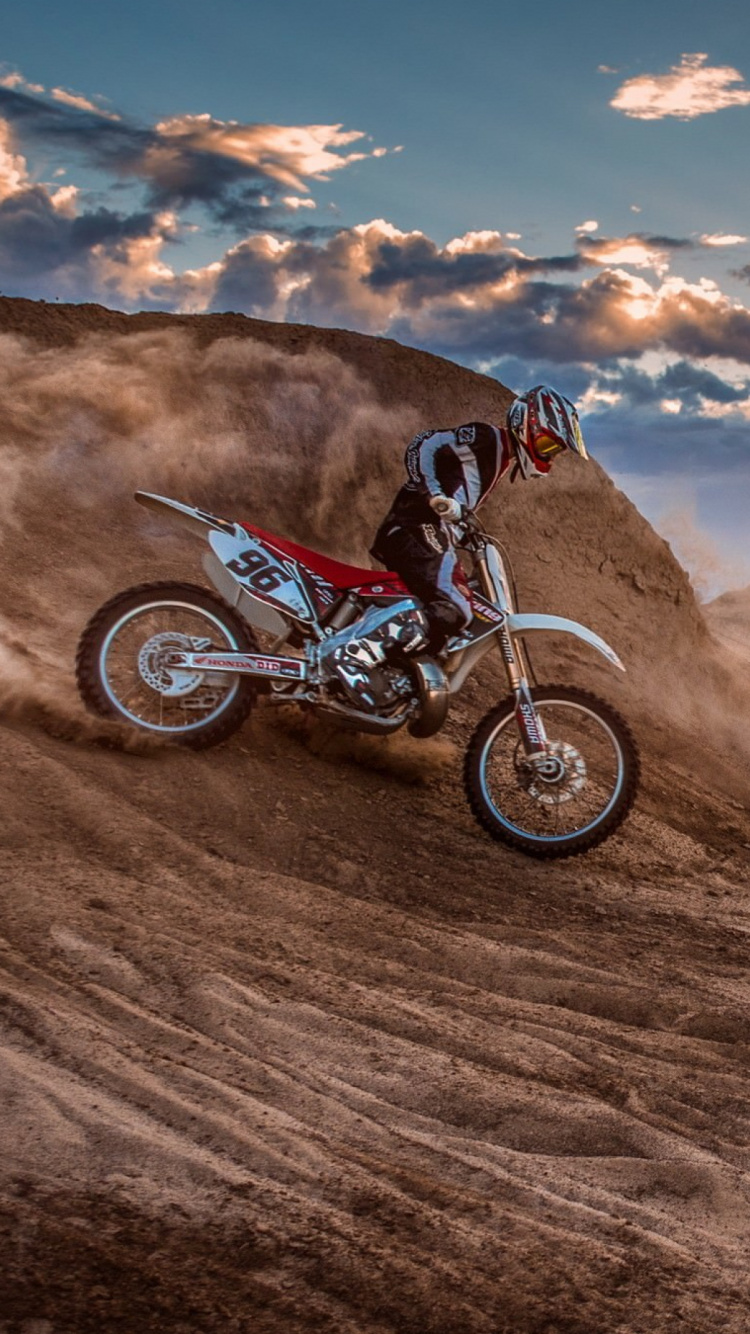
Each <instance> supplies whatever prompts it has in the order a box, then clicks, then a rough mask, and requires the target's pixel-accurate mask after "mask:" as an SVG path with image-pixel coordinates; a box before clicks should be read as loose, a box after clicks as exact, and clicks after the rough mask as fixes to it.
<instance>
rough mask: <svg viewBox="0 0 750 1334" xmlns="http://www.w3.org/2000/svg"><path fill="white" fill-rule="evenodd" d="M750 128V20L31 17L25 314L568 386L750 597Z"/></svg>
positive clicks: (6, 188) (202, 13)
mask: <svg viewBox="0 0 750 1334" xmlns="http://www.w3.org/2000/svg"><path fill="white" fill-rule="evenodd" d="M749 133H750V22H749V21H748V18H747V9H746V5H745V4H744V3H741V2H740V0H731V2H729V3H727V2H726V0H725V2H723V3H718V4H714V5H712V6H707V5H705V3H701V4H697V3H690V2H689V0H679V3H678V2H677V0H667V2H666V3H665V2H664V0H661V3H659V4H658V5H656V4H654V3H653V0H651V3H644V2H643V0H637V2H636V3H628V4H620V3H617V2H616V3H614V4H610V5H609V6H607V7H602V6H600V5H598V4H594V3H592V0H569V2H568V3H566V4H564V5H560V4H552V3H546V2H545V3H540V2H537V3H527V4H514V5H510V4H507V3H503V2H502V0H501V2H500V3H497V0H495V2H494V3H484V0H464V3H462V4H461V5H457V6H455V7H451V8H448V7H442V6H436V5H435V4H434V0H432V2H431V3H426V0H411V2H410V3H405V2H404V0H401V3H396V0H381V2H380V3H378V4H371V3H363V4H360V5H359V6H352V5H351V4H350V3H344V2H343V0H323V2H322V3H316V4H310V3H309V2H308V3H301V2H299V0H287V2H286V3H284V4H280V3H278V0H277V2H276V3H269V2H268V0H255V3H249V2H248V0H215V2H214V4H213V5H212V6H210V7H209V6H206V5H205V3H201V4H198V3H197V2H196V0H150V2H149V3H148V4H146V3H142V2H141V0H134V2H133V3H131V4H130V5H129V6H127V7H125V6H108V5H102V4H101V0H97V2H96V3H93V2H92V0H69V2H68V3H67V4H66V5H65V6H61V5H60V4H59V0H55V2H54V3H52V2H51V0H49V2H48V0H26V3H25V4H24V6H15V7H13V8H12V9H10V8H9V9H8V10H7V12H6V13H5V14H4V16H3V25H2V40H1V42H0V136H1V137H0V290H2V291H3V292H5V293H6V294H8V295H23V296H30V297H44V298H45V299H47V300H55V299H56V298H57V299H60V300H74V301H76V300H97V301H101V302H102V303H103V304H106V305H110V306H114V307H118V308H122V309H126V310H137V309H154V308H165V309H180V310H189V311H192V310H195V311H199V310H205V309H234V310H243V311H245V312H246V313H247V314H250V315H257V316H262V317H266V318H271V319H294V320H303V321H311V322H313V323H318V324H330V325H336V326H339V327H348V328H353V329H361V330H363V331H364V332H368V333H374V334H386V335H388V336H390V337H395V338H398V339H399V340H400V341H403V342H406V343H410V344H413V345H416V346H420V347H426V348H428V349H430V350H433V351H436V352H439V353H441V354H442V355H445V356H449V357H451V358H453V359H454V360H456V361H459V362H462V363H464V364H466V365H471V366H474V367H477V368H479V369H481V370H484V371H487V372H488V373H490V374H495V375H497V376H498V377H499V378H500V379H502V380H503V381H504V382H505V383H507V384H509V385H510V386H511V387H513V388H525V387H527V386H528V385H529V384H531V383H535V382H537V381H538V380H540V379H544V380H547V381H549V382H550V383H552V384H555V385H557V386H558V387H559V388H561V389H563V390H564V391H566V392H568V393H569V394H570V395H571V396H573V397H575V398H576V400H577V401H578V402H579V403H580V404H581V406H582V408H583V409H584V410H585V412H586V417H585V420H584V427H585V434H586V437H587V439H588V440H589V442H590V444H591V446H592V449H593V452H594V453H595V454H596V455H597V456H598V457H599V458H600V459H601V461H602V462H603V463H604V464H605V466H606V467H608V469H609V470H610V471H611V472H612V473H613V475H614V476H615V479H616V480H617V481H618V482H619V483H620V484H621V485H622V486H623V487H624V489H626V490H627V491H628V493H629V494H630V495H631V496H632V498H633V499H634V500H635V501H636V503H637V504H638V505H639V507H640V508H641V509H642V510H643V512H644V513H645V514H646V515H647V516H648V517H649V518H651V519H652V521H654V522H655V523H656V524H657V526H659V527H660V528H661V529H662V530H663V531H664V532H665V533H667V535H668V536H669V537H670V539H671V540H672V541H673V544H674V545H675V546H676V547H677V549H678V551H679V552H680V554H681V555H682V556H683V558H684V559H685V560H687V561H688V563H689V564H690V565H691V567H692V568H693V570H694V572H695V573H696V577H698V578H699V579H703V580H704V582H705V586H706V587H707V588H708V589H710V590H711V591H716V590H717V589H719V588H721V587H724V586H728V585H731V584H738V583H747V582H749V581H750V538H748V536H747V520H746V505H747V501H748V499H749V498H750V449H748V430H749V428H750V239H748V238H749V237H750V210H749V209H748V202H749V201H748V190H749V189H750V187H749V186H748V171H747V143H748V136H749ZM428 424H429V423H428ZM438 424H439V423H438Z"/></svg>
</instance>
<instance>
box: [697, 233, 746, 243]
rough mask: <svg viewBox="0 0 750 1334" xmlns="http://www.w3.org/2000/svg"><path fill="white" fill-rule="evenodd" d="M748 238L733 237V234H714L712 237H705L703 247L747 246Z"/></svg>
mask: <svg viewBox="0 0 750 1334" xmlns="http://www.w3.org/2000/svg"><path fill="white" fill-rule="evenodd" d="M747 239H748V238H747V237H746V236H733V235H732V234H731V233H726V232H714V233H713V234H712V235H705V234H704V235H703V236H702V237H701V245H707V246H727V245H745V243H746V241H747Z"/></svg>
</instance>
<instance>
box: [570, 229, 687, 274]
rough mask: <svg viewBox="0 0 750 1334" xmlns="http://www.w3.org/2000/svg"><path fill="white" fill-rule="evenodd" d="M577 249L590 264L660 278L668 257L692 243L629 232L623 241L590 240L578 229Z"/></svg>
mask: <svg viewBox="0 0 750 1334" xmlns="http://www.w3.org/2000/svg"><path fill="white" fill-rule="evenodd" d="M576 231H577V232H578V233H579V236H578V240H577V243H576V244H577V246H578V250H579V252H580V254H581V255H582V256H583V258H584V259H586V260H587V261H588V262H589V263H591V264H599V265H611V264H620V265H626V266H632V267H633V268H636V269H653V270H654V272H655V273H657V274H659V275H662V274H664V273H666V272H667V269H668V268H669V264H670V258H671V253H672V252H673V251H675V250H684V249H690V248H691V246H692V244H693V243H692V241H689V240H681V239H678V238H675V237H671V236H649V235H647V234H645V233H643V232H631V233H630V235H628V236H623V237H605V236H597V237H593V236H589V235H586V234H583V232H582V229H581V228H576Z"/></svg>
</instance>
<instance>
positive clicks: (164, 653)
mask: <svg viewBox="0 0 750 1334" xmlns="http://www.w3.org/2000/svg"><path fill="white" fill-rule="evenodd" d="M210 647H211V641H210V640H208V639H199V638H194V637H191V636H190V635H182V634H179V633H178V632H176V631H163V632H162V633H161V634H158V635H152V637H151V638H150V639H147V640H146V643H145V644H144V645H143V646H142V648H141V650H140V652H139V654H138V670H139V672H140V674H141V677H142V679H143V680H144V681H145V682H146V685H147V686H150V687H151V689H152V690H155V691H156V692H157V694H159V695H164V696H165V697H167V698H170V699H175V698H178V697H179V696H181V695H190V694H192V692H193V691H194V690H197V688H198V686H199V685H201V683H202V682H203V680H204V676H205V673H204V672H198V671H191V670H190V669H189V668H185V667H170V666H169V665H168V659H169V656H170V654H172V653H175V652H179V653H200V652H203V651H205V650H206V649H208V648H210Z"/></svg>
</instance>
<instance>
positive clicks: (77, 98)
mask: <svg viewBox="0 0 750 1334" xmlns="http://www.w3.org/2000/svg"><path fill="white" fill-rule="evenodd" d="M39 91H42V90H41V89H40V90H39ZM50 97H53V98H54V99H55V101H56V102H64V103H65V105H66V106H69V107H77V108H78V110H79V111H93V112H95V114H96V115H97V116H104V117H105V119H106V120H119V119H120V117H119V116H118V115H116V113H115V112H114V111H105V110H103V108H102V107H98V106H97V105H96V103H95V102H91V101H90V100H89V99H88V97H84V96H83V95H82V94H81V93H71V92H69V91H68V90H67V89H66V88H52V89H51V91H50Z"/></svg>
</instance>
